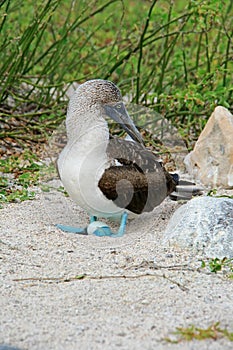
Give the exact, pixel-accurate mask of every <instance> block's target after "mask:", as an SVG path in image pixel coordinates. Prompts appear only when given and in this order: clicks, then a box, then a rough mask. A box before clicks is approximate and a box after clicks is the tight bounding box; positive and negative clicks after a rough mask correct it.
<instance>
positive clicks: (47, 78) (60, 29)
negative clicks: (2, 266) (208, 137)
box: [0, 0, 233, 201]
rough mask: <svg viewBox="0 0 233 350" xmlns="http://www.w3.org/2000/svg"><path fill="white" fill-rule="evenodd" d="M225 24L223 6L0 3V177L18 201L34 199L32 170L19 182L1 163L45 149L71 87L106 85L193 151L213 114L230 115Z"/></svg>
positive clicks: (128, 1) (232, 72)
mask: <svg viewBox="0 0 233 350" xmlns="http://www.w3.org/2000/svg"><path fill="white" fill-rule="evenodd" d="M232 15H233V2H232V1H230V0H225V1H218V0H211V1H210V0H209V1H208V0H189V1H183V0H178V1H173V0H152V1H149V0H146V1H134V0H89V1H87V0H73V1H69V0H45V1H42V0H38V1H37V2H35V1H32V0H28V1H23V0H14V1H13V0H1V1H0V60H1V65H0V76H1V81H0V126H1V129H0V152H1V153H0V155H3V160H2V163H1V172H4V173H7V172H11V173H14V174H15V175H14V176H15V181H16V182H14V185H15V186H16V187H15V190H17V191H19V192H20V193H19V196H18V197H17V198H20V200H21V199H22V198H23V199H25V198H31V197H33V194H32V193H31V192H30V191H29V190H28V187H29V186H30V185H31V184H32V183H36V181H37V173H38V169H36V166H35V168H34V167H33V164H37V163H36V162H35V161H33V162H34V163H31V168H25V169H24V170H23V171H22V169H21V168H20V171H22V173H20V174H19V173H18V170H17V169H18V168H17V164H16V165H15V164H14V161H13V158H10V159H9V160H7V156H6V154H13V155H14V154H17V151H15V148H16V146H17V147H18V149H21V152H22V150H25V148H29V149H33V151H35V146H38V144H42V143H44V142H46V140H47V138H48V136H49V135H50V134H51V133H52V131H53V130H55V129H56V128H57V127H58V125H59V124H60V123H61V121H62V120H63V119H64V116H65V111H66V106H67V97H66V92H67V89H68V87H69V85H70V84H72V83H73V82H84V81H85V80H87V79H91V78H104V79H110V80H112V81H114V82H115V83H117V84H118V86H119V87H120V89H121V90H122V92H123V94H128V96H129V98H130V99H131V101H132V102H134V103H136V104H141V105H144V106H149V107H150V108H151V110H152V111H156V112H158V113H157V116H159V117H160V118H164V117H165V118H167V119H168V120H170V121H171V122H172V123H173V124H174V125H175V126H176V127H177V129H178V130H179V132H180V134H181V136H182V137H183V139H184V140H185V141H186V142H187V145H188V146H189V147H192V145H193V142H194V141H195V140H196V139H197V137H198V135H199V132H200V131H201V130H202V128H203V127H204V125H205V123H206V121H207V119H208V117H209V116H210V114H211V112H212V111H213V108H214V107H215V106H216V105H218V104H221V105H223V106H226V107H228V108H230V107H231V106H232V91H233V88H232V81H233V69H232V51H231V40H232V31H233V29H232V23H231V22H232V20H231V19H232ZM139 118H140V117H139ZM137 123H138V124H139V125H140V126H141V127H143V125H144V124H145V123H146V122H145V121H144V120H141V121H140V120H138V119H137ZM4 153H5V154H4ZM24 156H25V155H23V157H24ZM16 158H17V157H16ZM28 161H29V162H30V160H28ZM12 162H13V163H12ZM16 163H17V162H16ZM10 164H14V166H11V165H10ZM9 183H10V182H9V179H7V180H6V177H5V176H4V177H2V178H1V183H0V184H1V198H2V200H4V201H11V200H15V197H14V195H13V194H12V191H11V189H10V187H9V186H10V185H9ZM17 186H21V187H17ZM17 193H18V192H17ZM21 195H22V196H21Z"/></svg>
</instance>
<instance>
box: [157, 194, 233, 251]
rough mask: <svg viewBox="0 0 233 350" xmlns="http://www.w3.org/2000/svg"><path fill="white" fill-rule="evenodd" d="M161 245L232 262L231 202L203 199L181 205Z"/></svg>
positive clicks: (232, 203) (225, 199)
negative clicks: (225, 258) (227, 259)
mask: <svg viewBox="0 0 233 350" xmlns="http://www.w3.org/2000/svg"><path fill="white" fill-rule="evenodd" d="M163 243H164V244H165V245H166V246H167V245H169V246H176V247H180V248H189V249H192V250H193V252H194V253H200V254H204V255H205V256H207V257H217V258H223V257H228V258H232V257H233V200H232V199H230V198H214V197H209V196H205V197H198V198H194V199H192V200H191V201H189V202H187V203H186V204H185V205H182V206H181V207H180V208H179V209H178V210H177V211H176V212H175V213H174V214H173V216H172V218H171V219H170V221H169V223H168V225H167V228H166V230H165V233H164V241H163Z"/></svg>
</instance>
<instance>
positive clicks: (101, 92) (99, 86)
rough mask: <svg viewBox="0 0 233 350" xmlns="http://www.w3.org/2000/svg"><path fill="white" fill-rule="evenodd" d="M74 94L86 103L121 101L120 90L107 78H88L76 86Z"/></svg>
mask: <svg viewBox="0 0 233 350" xmlns="http://www.w3.org/2000/svg"><path fill="white" fill-rule="evenodd" d="M76 96H79V97H80V98H82V96H84V97H85V100H86V101H88V103H91V104H92V105H93V104H98V103H101V104H103V105H104V104H109V103H116V102H120V101H122V96H121V92H120V90H119V89H118V87H117V86H116V85H115V84H114V83H112V82H111V81H108V80H102V79H94V80H88V81H86V82H85V83H83V84H82V85H80V86H79V87H78V89H77V90H76Z"/></svg>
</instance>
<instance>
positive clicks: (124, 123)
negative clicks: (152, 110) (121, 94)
mask: <svg viewBox="0 0 233 350" xmlns="http://www.w3.org/2000/svg"><path fill="white" fill-rule="evenodd" d="M104 111H105V113H106V115H107V116H108V117H110V118H112V119H113V120H114V121H115V122H117V123H118V124H120V125H121V127H122V128H123V129H124V130H125V131H126V132H127V133H128V134H129V136H130V137H131V138H132V139H133V140H134V141H136V142H139V143H141V144H142V145H144V142H143V138H142V135H141V134H140V132H139V131H138V129H137V128H136V126H135V125H134V123H133V121H132V119H131V118H130V116H129V115H128V112H127V110H126V108H125V105H124V103H123V102H118V103H116V104H112V105H105V106H104Z"/></svg>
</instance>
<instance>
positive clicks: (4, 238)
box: [0, 181, 233, 350]
mask: <svg viewBox="0 0 233 350" xmlns="http://www.w3.org/2000/svg"><path fill="white" fill-rule="evenodd" d="M52 185H53V186H54V187H57V186H59V182H58V181H54V182H52ZM179 205H180V204H178V203H176V202H172V201H171V200H169V199H167V200H165V201H164V202H163V204H162V205H160V206H159V207H158V208H156V209H155V210H154V211H153V213H151V214H143V215H142V216H141V217H139V218H137V219H135V220H133V221H131V222H129V224H128V227H127V233H126V235H125V236H124V237H122V238H107V237H105V238H99V237H94V236H79V235H75V234H70V233H64V232H62V231H60V230H58V229H57V228H56V227H55V224H57V223H61V224H70V225H75V224H76V225H79V226H85V225H86V224H87V222H88V217H87V215H86V214H85V213H84V212H83V211H82V210H81V209H80V208H78V207H77V206H76V205H75V204H74V203H72V202H71V200H70V199H69V198H67V197H65V196H64V195H63V194H62V193H61V192H59V191H57V190H56V189H53V190H51V191H50V192H42V191H41V190H40V189H39V188H38V189H37V196H36V199H35V200H33V201H25V202H23V203H14V204H8V205H6V206H5V207H4V208H3V209H1V210H0V232H1V237H0V239H1V241H0V245H1V260H0V261H1V287H0V288H1V298H0V310H1V317H0V344H1V345H3V344H5V345H9V346H12V347H13V346H14V347H17V348H19V349H28V350H29V349H30V350H42V349H43V350H44V349H46V350H50V349H51V350H76V349H84V350H86V349H90V350H91V349H93V350H97V349H122V350H124V349H130V350H131V349H147V350H149V349H161V350H165V349H174V350H176V349H182V350H183V349H184V350H186V349H192V350H195V349H198V350H199V349H200V348H201V349H202V350H205V349H211V350H215V349H216V350H219V349H229V350H230V349H232V348H233V343H232V342H230V341H229V340H228V339H227V338H225V337H222V338H218V339H217V340H212V339H206V340H202V341H198V340H191V341H182V342H180V343H178V344H173V343H169V342H167V341H166V340H164V338H166V337H169V338H171V339H177V336H175V335H173V334H172V333H173V332H174V331H175V330H176V327H188V326H189V325H191V324H193V325H195V326H197V327H200V328H207V327H209V326H210V325H212V324H214V323H216V322H220V326H221V328H223V329H224V328H227V329H228V330H229V331H231V332H233V282H232V280H230V279H229V278H227V277H226V276H224V275H223V274H222V273H218V274H214V273H210V272H208V271H207V270H199V269H198V268H199V267H200V265H201V260H202V258H203V257H201V256H195V255H194V254H192V252H190V251H180V250H179V249H178V248H174V247H163V246H162V243H161V242H162V238H163V232H164V229H165V227H166V224H167V222H168V220H169V218H170V217H171V215H172V213H173V212H174V210H175V209H176V208H178V206H179ZM0 349H2V348H1V346H0Z"/></svg>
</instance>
